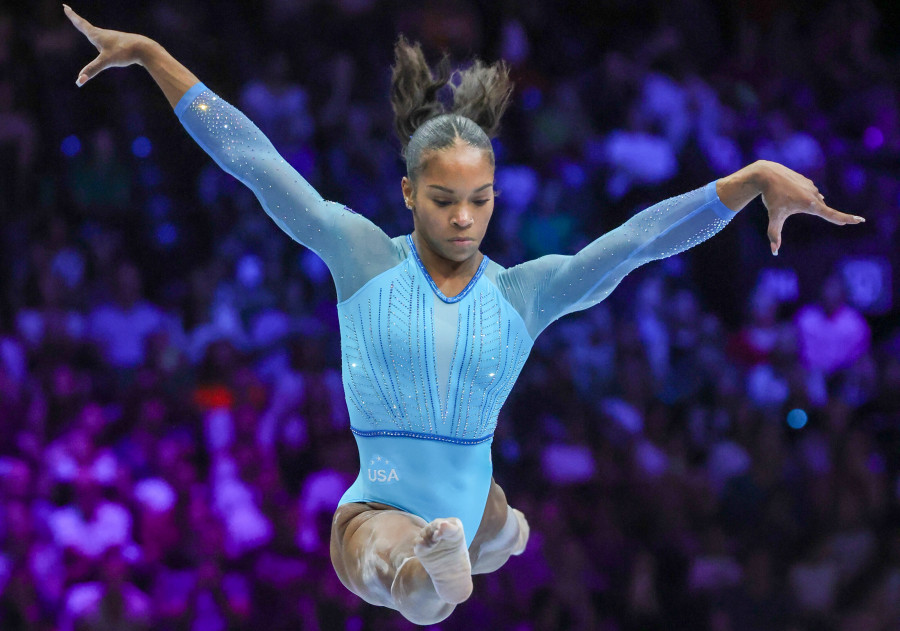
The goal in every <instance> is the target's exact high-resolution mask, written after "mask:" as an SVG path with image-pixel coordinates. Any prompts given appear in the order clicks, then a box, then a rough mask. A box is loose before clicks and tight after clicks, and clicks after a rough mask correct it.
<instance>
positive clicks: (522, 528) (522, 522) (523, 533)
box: [510, 508, 531, 556]
mask: <svg viewBox="0 0 900 631" xmlns="http://www.w3.org/2000/svg"><path fill="white" fill-rule="evenodd" d="M512 512H513V514H514V515H515V516H516V521H517V522H519V536H518V538H517V540H516V545H515V546H514V547H513V550H512V552H511V553H510V554H512V555H513V556H518V555H520V554H522V553H523V552H525V546H526V545H528V535H529V534H531V527H530V526H529V525H528V521H527V520H526V519H525V515H523V514H522V511H520V510H519V509H518V508H513V509H512Z"/></svg>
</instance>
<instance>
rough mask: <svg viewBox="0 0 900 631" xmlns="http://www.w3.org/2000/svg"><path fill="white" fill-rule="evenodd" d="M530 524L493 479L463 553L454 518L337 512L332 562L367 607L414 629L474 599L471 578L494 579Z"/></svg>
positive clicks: (358, 507) (355, 509)
mask: <svg viewBox="0 0 900 631" xmlns="http://www.w3.org/2000/svg"><path fill="white" fill-rule="evenodd" d="M528 532H529V530H528V523H527V522H526V521H525V518H524V516H522V513H521V512H519V511H517V510H515V509H512V508H510V507H509V506H508V505H507V503H506V495H505V494H504V493H503V489H501V488H500V486H499V485H497V483H496V482H494V481H493V480H492V481H491V490H490V492H489V494H488V500H487V504H486V506H485V512H484V516H483V517H482V519H481V524H480V525H479V527H478V532H477V533H476V534H475V537H474V539H473V540H472V545H471V546H470V547H469V549H468V550H466V549H465V534H464V533H463V530H462V524H461V523H460V522H459V520H457V519H455V518H452V517H451V518H444V519H436V520H434V521H432V522H431V523H426V522H425V520H424V519H422V518H421V517H418V516H416V515H412V514H410V513H407V512H404V511H401V510H397V509H395V508H393V507H391V506H387V505H386V504H378V503H374V502H367V503H362V502H355V503H350V504H344V505H342V506H339V507H338V509H337V511H336V512H335V514H334V520H333V522H332V530H331V561H332V563H333V564H334V569H335V571H336V572H337V575H338V578H340V580H341V582H342V583H343V584H344V585H345V586H346V587H347V589H349V590H350V591H352V592H353V593H354V594H356V595H357V596H359V597H360V598H362V599H363V600H365V601H366V602H368V603H371V604H373V605H381V606H384V607H390V608H392V609H396V610H397V611H399V612H400V613H401V614H403V616H404V617H405V618H406V619H408V620H410V621H411V622H415V623H417V624H434V623H436V622H440V621H441V620H443V619H445V618H446V617H447V616H449V615H450V614H451V613H452V612H453V609H454V608H455V607H456V605H457V604H458V603H460V602H463V601H464V600H466V599H467V598H468V597H469V595H470V594H471V593H472V578H471V577H472V574H484V573H487V572H493V571H494V570H496V569H497V568H499V567H500V566H502V565H503V564H504V563H506V560H507V559H509V557H510V556H511V555H513V554H520V553H521V552H522V551H524V549H525V544H526V543H527V541H528Z"/></svg>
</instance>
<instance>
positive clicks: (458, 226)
mask: <svg viewBox="0 0 900 631" xmlns="http://www.w3.org/2000/svg"><path fill="white" fill-rule="evenodd" d="M401 186H402V188H403V196H404V198H405V199H406V200H407V201H408V202H410V205H411V206H412V215H413V225H414V229H415V236H416V245H417V247H418V248H419V250H420V251H421V250H423V249H425V248H427V249H428V250H429V251H430V252H429V253H427V254H425V253H422V252H420V255H423V261H424V260H425V258H426V257H427V258H431V257H430V256H427V255H428V254H431V255H436V256H437V257H440V258H442V259H445V260H447V261H451V262H453V263H463V262H465V261H467V260H469V259H470V258H472V257H473V256H475V254H477V253H478V248H479V246H480V245H481V240H482V239H483V238H484V233H485V232H486V231H487V226H488V222H489V221H490V220H491V214H492V213H493V212H494V193H495V192H494V167H493V166H492V165H491V161H490V157H489V154H488V153H487V152H486V151H484V150H483V149H477V148H475V147H473V146H471V145H469V144H467V143H464V142H462V141H459V140H457V142H456V144H454V145H453V146H451V147H449V148H447V149H441V150H437V151H431V152H428V153H427V154H426V155H425V160H424V167H423V168H422V170H421V171H420V173H419V176H418V178H417V181H416V184H415V187H413V185H412V182H410V180H409V179H408V178H406V177H404V178H403V181H402V182H401ZM432 260H433V259H432Z"/></svg>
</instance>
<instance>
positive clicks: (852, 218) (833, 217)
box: [817, 202, 865, 226]
mask: <svg viewBox="0 0 900 631" xmlns="http://www.w3.org/2000/svg"><path fill="white" fill-rule="evenodd" d="M817 214H818V215H819V216H820V217H822V218H823V219H825V220H827V221H830V222H831V223H834V224H838V225H839V226H844V225H847V224H856V223H863V222H865V219H864V218H862V217H860V216H858V215H848V214H847V213H842V212H841V211H839V210H835V209H834V208H831V207H830V206H827V205H826V204H825V202H822V204H821V208H820V209H819V212H818V213H817Z"/></svg>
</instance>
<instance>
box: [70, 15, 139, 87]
mask: <svg viewBox="0 0 900 631" xmlns="http://www.w3.org/2000/svg"><path fill="white" fill-rule="evenodd" d="M63 11H65V14H66V16H67V17H68V18H69V19H70V20H71V21H72V24H74V25H75V28H77V29H78V30H79V31H81V32H82V33H83V34H84V36H85V37H87V38H88V41H89V42H90V43H91V44H93V45H94V46H95V47H96V48H97V50H98V51H100V54H99V55H98V56H97V58H96V59H94V61H92V62H91V63H89V64H88V65H86V66H85V67H84V68H82V69H81V72H79V73H78V79H77V80H76V81H75V85H77V86H78V87H81V86H83V85H84V84H85V83H86V82H87V81H90V80H91V79H93V78H94V77H96V76H97V75H98V74H100V73H101V72H103V71H104V70H106V69H107V68H122V67H125V66H130V65H131V64H136V63H140V58H139V54H140V49H141V45H142V44H143V43H145V42H147V41H149V40H148V39H147V38H146V37H144V36H143V35H138V34H136V33H123V32H121V31H111V30H109V29H105V28H99V27H96V26H94V25H93V24H91V23H90V22H88V21H87V20H85V19H84V18H83V17H81V16H80V15H78V14H77V13H75V11H73V10H72V8H71V7H70V6H69V5H67V4H64V5H63Z"/></svg>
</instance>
